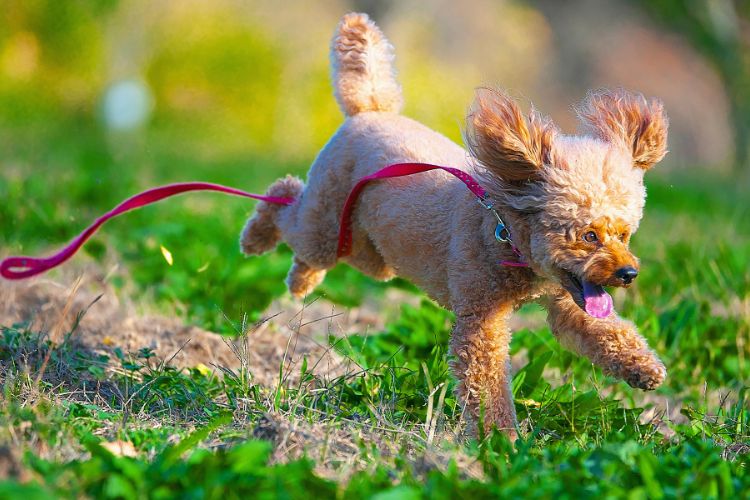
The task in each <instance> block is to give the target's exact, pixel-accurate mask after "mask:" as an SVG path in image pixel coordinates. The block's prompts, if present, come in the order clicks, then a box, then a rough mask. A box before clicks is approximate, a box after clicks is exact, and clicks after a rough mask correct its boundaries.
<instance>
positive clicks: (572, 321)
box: [240, 13, 668, 439]
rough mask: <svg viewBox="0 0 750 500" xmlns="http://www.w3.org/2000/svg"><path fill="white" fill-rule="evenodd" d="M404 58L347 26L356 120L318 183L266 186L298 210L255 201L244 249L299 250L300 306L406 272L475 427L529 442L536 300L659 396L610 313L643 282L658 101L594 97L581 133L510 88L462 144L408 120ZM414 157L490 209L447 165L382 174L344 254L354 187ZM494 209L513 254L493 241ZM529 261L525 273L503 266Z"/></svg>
mask: <svg viewBox="0 0 750 500" xmlns="http://www.w3.org/2000/svg"><path fill="white" fill-rule="evenodd" d="M393 57H394V56H393V48H392V46H391V45H390V43H389V42H388V40H386V38H385V37H384V35H383V33H382V32H381V31H380V29H379V28H378V27H377V26H376V25H375V24H374V23H373V22H372V21H371V20H370V19H369V18H368V17H367V15H365V14H356V13H352V14H347V15H346V16H344V17H343V19H342V20H341V22H340V24H339V25H338V29H337V31H336V34H335V36H334V38H333V41H332V45H331V61H332V65H333V81H334V86H335V96H336V99H337V101H338V104H339V106H340V107H341V110H342V111H343V112H344V114H345V115H346V119H345V121H344V123H343V125H342V126H341V127H340V128H339V129H338V131H337V132H336V134H335V135H334V136H333V137H332V138H331V139H330V140H329V142H328V143H327V144H326V146H325V147H324V148H323V149H322V151H320V153H319V154H318V156H317V158H316V159H315V161H314V162H313V164H312V166H311V168H310V171H309V173H308V175H307V184H304V183H303V182H302V181H301V180H300V179H298V178H294V177H291V176H287V177H286V178H282V179H280V180H278V181H276V182H275V183H274V184H272V185H271V186H270V188H269V189H268V191H267V194H268V195H269V196H277V197H293V198H295V201H294V202H293V203H292V204H291V205H289V206H281V205H275V204H270V203H265V202H261V203H259V204H258V205H257V207H256V212H255V213H254V215H253V216H252V217H251V218H250V219H249V220H248V222H247V224H246V225H245V227H244V229H243V231H242V234H241V239H240V246H241V249H242V251H243V252H244V253H246V254H248V255H259V254H262V253H264V252H267V251H270V250H272V249H273V248H274V247H275V246H276V245H277V244H278V243H280V242H282V241H283V242H285V243H286V244H287V245H289V247H291V249H292V250H293V251H294V260H293V265H292V268H291V270H290V271H289V275H288V277H287V285H288V287H289V290H290V292H291V293H292V295H294V296H295V297H304V296H305V295H307V294H309V293H310V292H312V291H313V289H314V288H315V287H316V286H317V285H318V284H320V283H321V281H322V280H323V278H324V276H325V274H326V271H327V270H328V269H331V268H332V267H333V266H334V265H336V263H337V261H338V260H343V261H344V262H346V263H348V264H349V265H351V266H353V267H355V268H357V269H359V270H360V271H362V272H363V273H365V274H367V275H369V276H372V277H374V278H376V279H379V280H388V279H390V278H393V277H394V276H400V277H403V278H406V279H408V280H410V281H412V282H413V283H415V284H416V285H417V286H419V287H420V288H421V289H422V290H423V291H424V292H426V293H427V294H428V295H429V296H430V297H431V298H432V299H434V300H435V301H436V302H437V303H439V304H440V305H441V306H443V307H445V308H448V309H450V310H451V311H453V313H455V318H456V320H455V325H454V328H453V332H452V336H451V341H450V352H451V356H452V360H451V368H452V371H453V374H454V376H455V378H456V379H457V396H458V399H459V401H460V402H461V404H462V405H464V409H465V411H466V415H467V417H468V418H467V420H468V422H469V432H474V433H476V431H477V430H478V426H479V425H482V426H484V429H485V430H489V429H491V428H492V427H496V428H497V429H500V430H502V431H504V432H506V433H507V435H508V436H509V437H510V438H511V439H516V437H517V435H518V423H517V420H516V413H515V407H514V403H513V395H512V392H511V386H510V380H511V373H510V359H509V344H510V339H511V332H510V331H509V329H508V326H507V322H508V318H509V316H510V315H511V314H512V313H513V312H514V310H516V309H518V308H519V307H520V306H521V305H522V304H524V303H527V302H530V301H536V302H539V303H541V304H542V305H543V306H544V307H545V308H546V309H547V311H548V316H547V321H548V323H549V326H550V328H551V330H552V333H553V334H554V336H555V337H556V338H557V339H558V340H559V342H561V344H562V345H563V346H565V347H566V348H569V349H571V350H573V351H576V352H578V353H580V354H582V355H584V356H586V357H588V358H589V359H590V360H591V361H592V362H593V363H595V364H596V365H598V366H600V367H601V368H602V370H603V371H604V373H606V374H609V375H612V376H615V377H619V378H621V379H623V380H625V381H626V382H627V383H628V384H629V385H631V386H632V387H636V388H640V389H644V390H652V389H655V388H656V387H657V386H659V385H660V384H661V383H662V382H663V380H664V378H665V377H666V369H665V367H664V364H663V363H662V362H661V361H660V360H659V358H658V357H657V356H656V355H655V354H654V353H653V352H652V351H651V349H650V348H649V346H648V345H647V343H646V341H645V340H644V338H643V337H642V336H641V335H640V334H639V333H638V331H637V329H636V327H635V326H634V325H633V324H632V323H631V322H629V321H626V320H624V319H621V318H620V317H619V316H618V315H617V314H616V313H615V312H614V311H613V307H612V299H611V297H610V296H609V295H608V294H607V292H606V291H605V290H604V288H603V287H604V286H614V287H628V286H629V285H630V284H631V283H632V282H633V280H634V279H635V277H636V276H637V275H638V270H639V261H638V259H637V258H636V257H635V256H634V255H633V254H632V253H631V252H630V250H629V248H628V243H629V240H630V237H631V235H632V234H633V233H634V232H635V231H636V229H637V228H638V224H639V222H640V219H641V217H642V214H643V207H644V203H645V188H644V185H643V176H644V173H645V172H646V171H647V170H649V169H651V168H652V167H653V166H654V165H655V164H656V163H657V162H659V161H660V160H661V159H662V158H663V157H664V155H665V154H666V152H667V128H668V120H667V116H666V114H665V112H664V110H663V106H662V104H661V103H660V102H659V101H657V100H646V99H645V98H644V97H643V96H642V95H640V94H634V93H629V92H626V91H624V90H617V91H599V92H593V93H590V94H589V95H588V97H587V98H586V99H585V101H584V102H583V103H582V104H581V105H580V106H579V107H578V109H577V111H578V115H579V117H580V119H581V121H582V123H583V125H584V126H585V131H586V134H585V135H580V136H571V135H563V134H562V133H561V132H560V131H559V130H558V129H557V128H556V127H555V125H554V124H553V123H552V121H550V120H549V119H548V118H545V117H543V116H542V115H540V114H539V113H538V112H537V111H536V110H534V109H532V110H531V112H530V113H528V114H524V113H523V112H522V111H521V110H520V108H519V106H518V104H517V103H516V102H515V101H514V100H513V99H511V98H510V97H509V96H508V95H507V94H506V93H504V92H502V91H499V90H493V89H487V88H481V89H478V90H477V91H476V97H475V101H474V103H473V105H472V107H471V108H470V110H469V113H468V117H467V123H466V130H465V142H466V145H467V149H466V150H465V149H463V148H462V147H460V146H458V145H457V144H455V143H453V142H452V141H450V140H449V139H447V138H446V137H444V136H443V135H441V134H439V133H437V132H435V131H433V130H430V129H429V128H427V127H425V126H424V125H422V124H420V123H418V122H416V121H414V120H411V119H409V118H406V117H404V116H402V115H400V114H399V111H400V108H401V106H402V95H401V89H400V87H399V84H398V83H397V81H396V79H395V71H394V68H393ZM403 162H423V163H431V164H437V165H445V166H451V167H458V168H460V169H462V170H464V171H465V172H467V173H468V174H469V175H471V176H473V177H475V178H476V179H478V180H479V182H480V184H481V185H482V186H483V187H484V188H486V190H487V193H488V199H489V200H491V203H492V210H486V209H485V208H483V206H482V205H481V204H479V203H477V199H476V197H475V196H474V195H473V194H472V193H471V192H470V191H469V190H467V189H466V187H465V186H464V185H463V184H462V183H461V182H459V181H457V180H456V179H455V178H454V177H452V176H451V175H449V174H447V173H445V172H443V171H434V172H429V173H422V174H419V175H412V176H409V177H402V178H394V179H386V180H380V181H378V182H374V183H371V185H368V187H367V188H366V189H364V191H363V192H362V193H361V196H360V198H359V200H358V202H357V205H356V207H355V210H354V212H353V214H352V222H351V223H352V230H353V243H352V247H351V252H350V254H349V255H348V256H346V257H343V258H341V259H339V257H338V256H337V237H338V232H339V226H340V218H341V214H342V207H343V206H344V203H345V201H346V199H347V196H348V194H349V192H350V191H351V190H352V188H353V186H354V185H355V184H356V183H357V181H358V180H359V179H361V178H362V177H364V176H366V175H369V174H372V173H373V172H375V171H377V170H379V169H381V168H383V167H385V166H387V165H390V164H394V163H403ZM485 205H487V203H485ZM492 211H494V212H495V213H497V214H498V215H499V216H501V217H502V220H503V222H504V224H505V230H506V231H507V236H511V235H512V244H509V243H508V242H507V241H505V239H503V238H500V240H502V241H498V238H496V236H495V232H496V229H498V221H497V218H496V217H494V216H493V213H491V212H492ZM507 239H510V238H507ZM519 256H520V258H521V259H523V264H524V265H525V266H526V267H521V266H520V265H518V266H503V265H500V262H504V261H509V260H516V261H517V260H518V258H519ZM480 415H482V416H483V420H482V421H481V422H480V418H481V417H480Z"/></svg>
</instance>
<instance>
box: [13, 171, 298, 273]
mask: <svg viewBox="0 0 750 500" xmlns="http://www.w3.org/2000/svg"><path fill="white" fill-rule="evenodd" d="M188 191H219V192H222V193H228V194H232V195H235V196H245V197H247V198H253V199H256V200H262V201H267V202H269V203H278V204H280V205H291V204H292V202H294V198H279V197H275V196H261V195H257V194H252V193H246V192H245V191H241V190H239V189H234V188H230V187H226V186H220V185H218V184H211V183H208V182H184V183H179V184H170V185H168V186H162V187H158V188H153V189H149V190H148V191H144V192H143V193H140V194H137V195H135V196H133V197H131V198H128V199H127V200H125V201H123V202H122V203H120V204H119V205H117V206H116V207H115V208H113V209H112V210H110V211H109V212H107V213H106V214H104V215H102V216H101V217H99V218H98V219H96V221H94V223H93V224H91V225H90V226H89V227H87V228H86V229H85V230H84V231H83V232H82V233H81V234H79V235H78V236H76V238H75V239H74V240H73V241H71V242H70V243H69V244H68V245H67V246H66V247H65V248H63V249H62V250H60V251H59V252H57V253H56V254H54V255H51V256H49V257H46V258H36V257H8V258H7V259H5V260H3V261H2V262H0V275H2V276H3V278H5V279H9V280H20V279H23V278H30V277H31V276H36V275H37V274H41V273H43V272H45V271H48V270H50V269H52V268H53V267H57V266H59V265H60V264H62V263H63V262H65V261H66V260H68V259H69V258H71V257H72V256H73V255H74V254H75V253H76V252H77V251H78V249H79V248H81V246H83V244H84V243H86V241H87V240H88V239H89V238H90V237H91V236H92V235H93V234H94V233H95V232H96V230H97V229H99V226H101V225H102V224H104V223H105V222H107V221H108V220H109V219H112V218H114V217H117V216H118V215H121V214H124V213H125V212H129V211H131V210H135V209H136V208H141V207H145V206H146V205H150V204H152V203H156V202H157V201H159V200H163V199H164V198H169V197H171V196H175V195H177V194H180V193H186V192H188Z"/></svg>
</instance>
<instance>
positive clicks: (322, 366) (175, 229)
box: [0, 143, 750, 498]
mask: <svg viewBox="0 0 750 500" xmlns="http://www.w3.org/2000/svg"><path fill="white" fill-rule="evenodd" d="M56 144H57V143H52V145H51V146H49V148H50V153H49V154H50V156H49V158H52V159H53V160H48V159H46V158H47V156H44V157H43V158H41V157H37V156H33V155H31V156H29V155H26V156H24V155H25V153H24V150H23V148H22V147H20V146H19V147H18V148H19V149H18V150H14V151H15V152H14V156H15V157H17V158H20V159H19V160H17V161H16V162H6V163H4V164H3V166H2V175H0V198H2V199H3V200H5V203H3V204H2V205H1V206H0V221H2V223H1V224H0V238H1V239H0V250H1V251H2V252H1V253H2V255H6V254H8V253H31V254H38V253H39V254H44V253H45V252H49V251H50V250H52V249H54V248H57V247H58V246H60V245H61V244H62V243H64V242H65V241H67V240H68V239H69V238H70V237H72V236H73V235H74V234H75V233H76V232H77V231H79V230H80V229H81V228H82V227H83V226H85V225H86V224H87V223H88V221H90V220H91V219H92V218H93V217H95V216H96V215H98V214H99V213H101V212H102V211H104V210H106V209H108V208H111V206H112V205H113V204H114V203H115V202H117V201H119V200H120V199H122V198H124V197H125V196H127V195H129V194H132V193H133V192H136V191H138V190H140V189H143V188H145V187H149V186H151V185H154V184H158V183H161V182H166V181H176V180H187V179H188V178H190V179H201V180H210V181H218V182H224V183H227V184H230V185H235V186H238V187H241V188H247V189H250V190H255V191H259V190H262V188H263V187H264V186H265V185H266V184H267V183H268V182H270V181H271V180H272V179H273V178H274V177H276V176H277V175H280V174H281V173H285V172H286V171H292V172H294V173H298V174H299V173H302V171H303V170H304V165H281V164H275V163H273V161H271V160H263V161H262V160H259V159H254V160H248V161H242V162H240V161H238V162H229V163H228V164H222V165H220V166H218V165H213V166H212V167H211V168H210V169H209V166H205V165H202V163H205V162H203V161H201V160H199V159H192V158H189V157H188V156H187V155H186V156H185V157H179V155H178V156H176V157H175V156H170V157H164V158H155V159H151V160H150V161H151V163H149V162H138V161H134V162H133V163H128V165H130V166H131V167H132V165H139V164H144V165H146V166H143V167H132V168H131V169H124V168H123V165H122V164H121V163H120V162H121V161H122V160H119V159H117V158H108V157H106V155H104V157H105V158H106V161H102V154H103V153H101V152H100V151H98V150H94V151H93V152H92V151H87V150H86V149H85V148H86V146H77V147H81V148H82V152H80V151H79V152H78V153H76V154H70V153H69V150H68V149H66V148H67V147H66V146H62V145H60V144H57V145H56ZM72 151H78V150H76V149H75V148H73V149H72ZM53 153H55V154H53ZM23 158H27V160H23ZM28 158H31V159H28ZM130 160H136V159H133V158H130V159H128V161H130ZM175 163H177V164H180V165H183V168H182V170H180V171H179V172H176V171H175V170H173V169H171V167H169V166H170V165H174V164H175ZM269 164H270V165H272V168H268V165H269ZM93 165H96V167H94V166H93ZM30 166H34V169H32V168H31V167H30ZM261 167H263V168H261ZM248 172H257V174H255V173H254V174H253V175H252V176H249V175H248ZM177 174H179V175H180V176H179V177H178V176H177ZM647 184H648V191H649V200H648V205H647V209H646V215H645V219H644V222H643V225H642V227H641V230H640V231H639V232H638V233H637V234H636V236H635V237H634V239H633V246H634V249H635V252H636V253H637V254H638V255H639V256H640V257H641V258H642V273H641V276H640V277H639V278H638V282H637V285H636V286H635V287H634V288H633V289H631V290H627V291H626V290H616V291H615V293H614V298H615V303H616V305H617V307H618V309H619V310H620V311H621V312H622V313H623V315H624V316H626V317H629V318H631V319H633V320H634V321H635V322H636V323H637V324H638V325H639V327H640V329H641V331H642V332H643V333H644V335H645V336H646V337H647V338H648V340H649V343H650V344H651V345H652V346H653V347H654V349H655V350H656V351H657V352H658V353H659V355H660V356H661V357H662V359H664V361H665V364H666V365H667V368H668V370H669V376H668V378H667V380H666V381H665V383H664V385H663V386H662V387H661V388H660V389H659V390H657V391H656V392H653V393H643V392H640V391H637V390H633V389H630V388H629V387H627V386H626V385H625V384H624V383H622V382H619V381H616V380H614V379H610V378H607V377H604V376H602V374H601V372H600V371H599V370H598V369H596V368H594V367H592V365H591V364H590V363H588V362H587V361H586V360H584V359H581V358H579V357H577V356H575V355H573V354H571V353H569V352H567V351H565V350H564V349H562V348H561V347H559V346H558V345H557V343H556V342H555V341H554V339H553V338H552V336H551V334H550V333H549V331H548V329H547V328H546V326H545V323H544V314H543V312H542V311H541V310H539V309H538V308H536V307H535V306H529V307H526V308H524V309H522V310H521V311H520V312H519V315H518V318H517V319H516V320H515V323H514V329H515V330H516V333H515V335H514V338H513V344H512V354H513V366H514V370H513V371H514V382H513V390H514V394H515V397H516V406H517V411H518V415H519V420H520V422H521V427H522V432H521V438H520V439H519V441H518V442H517V443H516V444H515V447H514V446H512V445H511V444H510V443H508V442H507V441H506V440H505V438H504V437H503V436H502V435H500V434H497V433H491V434H490V435H483V436H480V437H479V439H476V440H469V439H466V438H464V437H463V435H462V432H461V431H462V428H463V419H462V416H461V412H460V409H459V407H458V405H457V404H456V401H455V399H454V397H453V381H452V379H451V378H450V376H449V372H448V364H447V358H446V356H447V354H446V351H447V339H448V334H449V331H450V326H451V323H452V317H451V315H450V314H449V313H447V312H445V311H443V310H441V309H440V308H438V307H437V306H436V305H434V304H433V303H432V302H430V301H429V300H427V299H426V298H425V297H424V296H423V295H421V294H420V292H419V291H418V290H416V289H415V288H414V287H412V286H411V285H409V284H408V283H405V282H403V281H399V280H396V281H394V282H390V283H387V284H383V283H376V282H374V281H371V280H369V279H367V278H364V277H363V276H361V275H360V274H358V273H357V272H356V271H353V270H351V269H348V268H346V267H343V266H342V267H339V268H336V269H335V270H334V271H333V272H331V273H330V274H329V276H328V277H327V278H326V281H325V283H324V285H323V287H322V288H321V290H320V291H319V292H318V293H316V294H315V295H314V296H312V297H308V299H307V300H306V301H305V302H300V301H294V300H292V299H291V298H290V297H289V296H288V294H287V293H286V292H285V291H284V285H283V276H284V274H285V273H286V270H287V269H288V266H289V264H290V260H291V253H290V251H289V250H288V249H286V248H284V247H283V246H282V247H280V248H279V249H278V251H277V252H275V253H272V254H270V255H267V256H263V257H259V258H251V259H245V258H244V257H242V256H241V255H240V253H239V248H238V243H237V238H238V234H239V231H240V229H241V227H242V224H243V222H244V220H245V218H246V216H247V214H248V213H249V212H250V210H251V209H252V204H251V203H248V202H247V201H246V200H241V199H228V198H223V197H219V196H217V195H212V194H192V195H189V196H186V197H183V198H182V199H177V200H171V201H168V202H166V203H164V204H162V205H160V206H156V207H150V208H147V209H144V210H141V211H139V212H137V213H133V214H129V215H127V216H125V217H124V218H122V219H120V220H118V221H113V222H112V223H111V224H109V225H108V226H105V228H104V229H103V230H102V231H101V233H99V234H98V235H97V237H96V238H95V239H94V240H93V241H92V242H91V243H89V244H88V245H87V246H86V247H85V248H86V250H85V252H84V253H81V254H80V255H79V256H76V257H75V259H74V260H72V261H70V262H69V263H68V264H66V265H65V267H64V268H63V269H62V270H59V271H54V272H52V273H50V274H49V275H47V276H44V277H41V278H38V279H34V280H31V281H27V282H19V283H9V282H0V327H1V330H0V331H1V334H0V364H1V367H2V368H1V370H0V383H1V384H2V391H3V392H2V398H3V404H2V406H1V407H0V477H2V478H4V480H3V481H2V482H0V496H3V497H11V496H15V497H20V496H23V497H25V498H36V497H39V498H46V497H48V496H49V495H50V494H56V495H62V496H73V497H80V496H92V497H100V496H101V497H123V498H141V497H145V496H153V497H159V496H185V497H197V496H200V497H219V496H227V495H228V496H241V495H243V494H247V493H250V492H252V493H255V494H256V495H259V496H261V497H262V496H264V495H265V496H283V495H284V494H286V495H288V496H290V497H300V496H309V495H312V494H317V495H319V496H323V497H336V496H338V497H350V496H356V497H362V496H374V495H378V494H380V495H384V496H388V497H390V496H394V497H398V498H401V497H404V498H417V497H427V496H429V497H438V498H440V497H445V498H447V497H455V496H458V497H469V496H472V497H477V496H480V497H484V496H489V495H519V494H522V495H524V496H531V497H549V496H552V495H565V496H574V495H576V496H578V495H584V496H597V497H598V496H601V495H605V494H606V495H612V496H632V497H634V498H638V497H691V496H700V497H706V496H708V497H718V496H724V497H737V496H741V495H742V494H746V493H745V492H747V491H750V475H748V473H747V468H748V453H749V452H750V423H749V422H750V410H749V409H748V401H749V400H750V395H749V394H748V390H747V388H746V387H747V386H748V385H750V366H749V365H748V363H750V286H749V285H750V274H749V273H748V270H747V260H748V256H750V225H749V224H748V222H747V221H748V220H749V219H748V215H750V214H748V205H747V203H746V194H745V192H744V190H743V187H742V184H741V183H737V182H735V181H731V180H728V179H721V178H717V177H716V176H707V175H705V174H704V175H702V176H701V175H697V174H691V175H686V174H685V173H684V172H679V171H678V172H675V171H672V172H663V173H658V172H655V174H654V175H650V176H649V178H648V179H647ZM167 253H168V254H169V255H171V260H172V262H171V263H168V262H167V259H166V258H165V255H167Z"/></svg>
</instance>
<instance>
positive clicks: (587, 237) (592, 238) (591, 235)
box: [583, 231, 599, 243]
mask: <svg viewBox="0 0 750 500" xmlns="http://www.w3.org/2000/svg"><path fill="white" fill-rule="evenodd" d="M598 240H599V238H598V237H597V236H596V233H595V232H594V231H589V232H588V233H585V234H584V235H583V241H585V242H588V243H594V242H596V241H598Z"/></svg>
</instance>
